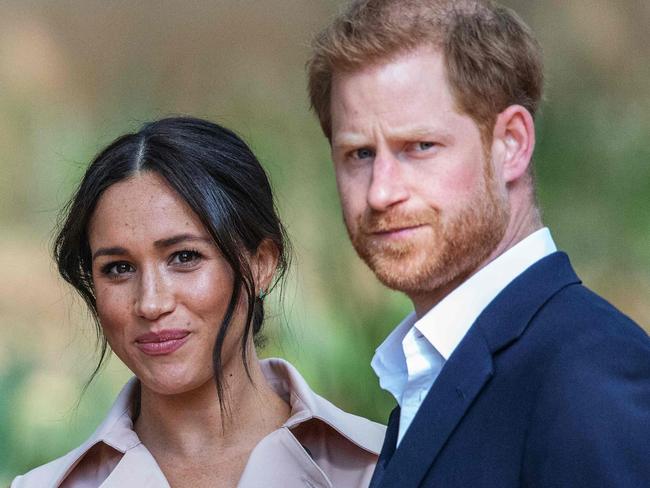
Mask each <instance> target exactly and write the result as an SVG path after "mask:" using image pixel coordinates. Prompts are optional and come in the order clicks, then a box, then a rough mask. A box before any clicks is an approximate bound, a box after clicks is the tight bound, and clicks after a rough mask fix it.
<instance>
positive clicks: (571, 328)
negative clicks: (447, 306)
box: [371, 252, 650, 488]
mask: <svg viewBox="0 0 650 488" xmlns="http://www.w3.org/2000/svg"><path fill="white" fill-rule="evenodd" d="M398 423H399V408H396V409H395V410H394V411H393V412H392V413H391V417H390V420H389V425H388V432H387V436H386V440H385V443H384V447H383V449H382V453H381V456H380V458H379V462H378V464H377V468H376V469H375V473H374V476H373V479H372V482H371V487H377V488H378V487H381V488H388V487H391V488H392V487H395V488H411V487H434V486H435V487H442V488H452V487H463V488H466V487H467V488H482V487H485V488H508V487H520V486H524V487H544V488H551V487H567V488H568V487H571V488H576V487H589V488H597V487H631V488H632V487H633V488H637V487H638V488H641V487H650V339H649V338H648V335H647V334H646V333H645V332H644V331H643V330H642V329H641V328H639V327H638V326H637V325H636V324H635V323H634V322H632V321H631V320H630V319H628V318H627V317H626V316H624V315H623V314H622V313H620V312H619V311H618V310H616V309H615V308H614V307H612V306H611V305H610V304H609V303H607V302H606V301H605V300H603V299H602V298H600V297H599V296H597V295H595V294H594V293H592V292H591V291H589V290H588V289H587V288H585V287H583V286H582V285H581V283H580V280H579V279H578V277H577V276H576V275H575V273H574V271H573V269H572V268H571V265H570V263H569V259H568V257H567V256H566V254H564V253H559V252H558V253H554V254H552V255H550V256H548V257H546V258H544V259H542V260H541V261H539V262H537V263H536V264H534V265H533V266H531V267H530V268H529V269H528V270H526V271H525V272H524V273H522V274H521V275H520V276H519V277H517V278H516V279H515V280H514V281H513V282H512V283H510V285H508V287H506V288H505V289H504V290H503V291H502V292H501V293H500V294H499V295H498V296H497V297H496V298H495V299H494V300H493V301H492V303H490V305H489V306H488V307H487V308H486V309H485V310H484V311H483V313H482V314H481V315H480V316H479V318H478V319H477V320H476V322H475V323H474V324H473V325H472V327H471V328H470V330H469V332H468V333H467V335H466V336H465V337H464V338H463V340H462V341H461V343H460V344H459V345H458V347H457V349H456V350H455V351H454V352H453V354H452V355H451V356H450V358H449V360H448V361H447V363H446V364H445V366H444V367H443V369H442V371H441V372H440V375H439V376H438V378H437V379H436V381H435V383H434V384H433V386H432V387H431V390H430V391H429V393H428V395H427V397H426V398H425V400H424V402H423V404H422V406H421V407H420V410H419V411H418V413H417V415H416V416H415V418H414V419H413V422H412V424H411V425H410V427H409V429H408V430H407V432H406V434H405V436H404V438H403V439H402V442H401V443H400V446H399V448H398V449H397V450H396V449H395V444H396V439H397V430H398Z"/></svg>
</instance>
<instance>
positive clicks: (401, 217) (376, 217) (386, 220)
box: [357, 209, 439, 234]
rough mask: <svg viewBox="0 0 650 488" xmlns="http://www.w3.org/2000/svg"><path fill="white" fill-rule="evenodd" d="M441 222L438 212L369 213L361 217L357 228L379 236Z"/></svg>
mask: <svg viewBox="0 0 650 488" xmlns="http://www.w3.org/2000/svg"><path fill="white" fill-rule="evenodd" d="M438 220H439V215H438V211H436V210H434V209H427V210H411V211H407V210H401V209H400V210H397V209H396V210H387V211H385V212H377V211H374V210H372V211H368V212H365V213H364V214H363V215H361V216H360V217H359V219H358V222H357V224H358V225H357V228H358V229H359V230H360V231H361V232H362V233H364V234H378V233H382V232H390V231H395V230H399V229H405V228H408V227H418V226H421V225H430V224H434V223H436V222H437V221H438Z"/></svg>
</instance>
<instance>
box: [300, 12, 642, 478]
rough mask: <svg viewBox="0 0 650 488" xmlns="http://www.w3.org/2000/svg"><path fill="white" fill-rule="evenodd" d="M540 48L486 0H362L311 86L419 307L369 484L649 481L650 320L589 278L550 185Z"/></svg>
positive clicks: (347, 189) (352, 201)
mask: <svg viewBox="0 0 650 488" xmlns="http://www.w3.org/2000/svg"><path fill="white" fill-rule="evenodd" d="M542 71H543V70H542V61H541V54H540V48H539V46H538V44H537V42H536V41H535V39H534V38H533V36H532V34H531V32H530V30H529V29H528V27H527V26H526V25H525V24H524V23H523V22H522V21H521V20H520V19H519V18H518V17H517V16H516V15H515V14H514V13H513V12H512V11H510V10H508V9H505V8H503V7H499V6H496V5H494V4H492V3H489V2H487V1H480V0H460V1H458V0H457V1H454V0H362V1H356V2H353V3H352V4H351V5H350V6H349V8H348V10H347V11H346V12H344V13H342V14H341V15H340V16H339V17H338V18H336V19H335V20H334V21H333V23H332V24H331V25H330V26H329V27H328V28H327V29H325V30H324V31H323V32H322V33H321V34H320V35H319V36H318V37H317V38H316V39H315V41H314V52H313V55H312V58H311V60H310V62H309V89H310V97H311V102H312V106H313V108H314V110H315V111H316V113H317V115H318V117H319V120H320V123H321V126H322V128H323V131H324V133H325V135H326V136H327V138H328V139H329V141H330V144H331V150H332V159H333V161H334V168H335V172H336V179H337V185H338V189H339V193H340V196H341V203H342V208H343V215H344V219H345V223H346V226H347V229H348V232H349V235H350V238H351V240H352V243H353V245H354V247H355V249H356V251H357V252H358V254H359V255H360V256H361V258H362V259H363V260H364V261H365V262H366V263H367V264H368V266H370V268H371V269H372V270H373V271H374V273H375V274H376V276H377V278H378V279H379V280H380V281H381V282H382V283H384V284H385V285H387V286H388V287H390V288H393V289H395V290H399V291H402V292H404V293H406V294H407V295H408V296H409V297H410V299H411V300H412V302H413V305H414V308H415V312H414V313H413V314H411V315H409V316H408V317H406V319H405V320H404V321H403V322H402V323H401V324H399V325H398V326H397V328H396V329H395V330H394V331H393V332H392V333H391V334H390V335H389V337H388V338H387V339H386V340H385V342H384V343H383V344H382V345H381V346H380V347H379V348H378V349H377V353H376V355H375V357H374V359H373V363H372V365H373V368H374V369H375V371H376V372H377V374H378V376H379V379H380V383H381V386H382V387H383V388H384V389H386V390H388V391H390V392H391V393H392V394H393V395H394V396H395V398H396V400H397V403H398V407H397V408H396V409H395V410H394V411H393V412H392V414H391V416H390V420H389V425H388V433H387V437H386V440H385V443H384V447H383V450H382V454H381V458H380V461H379V463H378V465H377V468H376V470H375V473H374V476H373V481H372V486H375V487H399V488H408V487H415V486H423V487H429V486H431V487H433V486H439V487H474V488H475V487H489V488H503V487H514V486H531V487H535V486H539V487H551V486H552V487H556V486H557V487H560V486H561V487H581V486H585V487H598V486H607V487H610V486H616V487H641V486H650V340H649V339H648V336H647V335H646V334H645V333H644V332H643V331H642V330H641V329H640V328H639V327H638V326H637V325H636V324H634V323H633V322H632V321H631V320H629V319H628V318H627V317H625V316H624V315H623V314H621V313H620V312H619V311H617V310H616V309H615V308H613V307H612V306H611V305H609V304H608V303H607V302H605V301H604V300H603V299H601V298H600V297H598V296H596V295H595V294H593V293H592V292H590V291H589V290H588V289H586V288H584V287H583V286H582V285H581V283H580V280H579V279H578V278H577V276H576V275H575V273H574V271H573V270H572V268H571V265H570V263H569V260H568V258H567V256H566V255H565V254H564V253H561V252H557V250H556V247H555V244H554V242H553V239H552V238H551V235H550V232H549V230H548V229H547V228H545V227H544V226H543V224H542V221H541V217H540V212H539V210H538V208H537V205H536V201H535V191H534V181H533V172H532V163H531V159H532V155H533V149H534V145H535V129H534V117H535V113H536V112H537V109H538V105H539V102H540V99H541V94H542V85H543V74H542Z"/></svg>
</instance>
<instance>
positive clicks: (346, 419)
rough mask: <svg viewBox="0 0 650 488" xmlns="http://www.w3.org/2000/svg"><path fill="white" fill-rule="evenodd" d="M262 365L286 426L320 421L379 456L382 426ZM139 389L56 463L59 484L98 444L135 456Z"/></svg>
mask: <svg viewBox="0 0 650 488" xmlns="http://www.w3.org/2000/svg"><path fill="white" fill-rule="evenodd" d="M260 364H261V366H262V371H263V373H264V376H265V377H266V379H267V381H268V382H269V384H270V385H271V387H272V388H273V389H274V390H275V391H276V392H277V393H278V394H279V395H280V396H281V397H282V398H283V399H285V401H287V402H288V403H289V405H290V406H291V414H290V417H289V419H288V420H287V421H286V422H285V423H284V425H283V427H286V428H289V429H292V428H294V427H297V426H298V425H299V424H301V423H302V422H305V421H308V420H311V419H318V420H320V421H322V422H324V423H325V424H327V425H329V426H330V427H332V429H333V431H334V432H337V433H338V434H339V435H341V436H343V437H344V438H346V439H348V440H349V441H351V442H352V443H353V444H354V445H356V446H357V447H359V448H360V449H363V450H365V451H368V452H370V453H373V454H375V455H379V451H380V450H381V446H382V443H383V439H384V434H385V428H384V426H383V425H380V424H377V423H375V422H372V421H370V420H368V419H365V418H362V417H358V416H356V415H352V414H349V413H346V412H344V411H342V410H341V409H339V408H337V407H336V406H334V405H333V404H331V403H330V402H329V401H327V400H325V399H324V398H322V397H320V396H319V395H317V394H316V393H314V392H313V391H312V390H311V389H310V388H309V386H308V385H307V383H306V382H305V380H304V379H303V378H302V376H300V373H298V371H297V370H296V369H295V368H294V367H293V366H292V365H291V364H289V363H288V362H286V361H284V360H282V359H264V360H261V361H260ZM139 388H140V383H139V381H138V379H137V378H135V377H134V378H131V379H130V380H129V381H128V383H127V384H126V385H125V386H124V387H123V388H122V390H121V391H120V393H119V395H118V397H117V399H116V400H115V402H114V403H113V406H112V407H111V409H110V410H109V412H108V414H107V416H106V418H105V419H104V421H103V422H102V423H101V424H100V426H99V427H98V428H97V429H96V430H95V432H94V433H93V434H92V435H91V436H90V437H89V438H88V440H86V442H84V443H83V444H82V445H81V446H79V447H78V448H76V449H74V450H73V451H71V452H70V453H68V454H67V455H66V456H64V457H63V458H59V459H58V460H56V461H54V462H53V463H54V464H53V465H52V469H54V470H55V472H56V474H55V476H54V478H55V479H57V480H59V482H60V481H61V480H63V479H64V478H65V477H66V476H67V475H68V474H69V472H70V471H71V470H72V469H73V468H74V467H75V465H76V464H77V463H78V462H79V460H80V459H81V458H83V456H84V455H85V454H86V452H88V450H89V449H90V448H91V447H93V446H94V445H95V444H97V443H99V442H103V443H105V444H107V445H109V446H111V447H112V448H114V449H116V450H117V451H119V452H121V453H122V454H126V455H128V454H129V453H136V450H135V449H133V448H135V447H138V446H140V444H141V441H140V439H139V437H138V435H137V434H136V432H135V431H134V430H133V420H132V418H133V412H134V399H135V396H136V394H137V392H138V389H139ZM143 447H144V446H143ZM138 449H139V450H138V451H137V453H136V454H137V455H138V456H140V457H142V456H144V457H147V459H149V460H150V462H151V463H152V467H151V469H154V468H155V467H156V465H155V461H152V460H153V458H152V457H151V456H150V454H149V453H148V451H147V450H146V449H143V448H142V449H141V448H138ZM127 451H128V452H127ZM135 458H137V456H135V457H134V459H135ZM111 486H112V485H111Z"/></svg>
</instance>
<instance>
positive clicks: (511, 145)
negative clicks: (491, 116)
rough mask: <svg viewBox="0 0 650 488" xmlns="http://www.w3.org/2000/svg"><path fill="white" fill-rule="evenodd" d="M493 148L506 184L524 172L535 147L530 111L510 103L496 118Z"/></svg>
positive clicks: (533, 126)
mask: <svg viewBox="0 0 650 488" xmlns="http://www.w3.org/2000/svg"><path fill="white" fill-rule="evenodd" d="M492 141H493V150H495V149H497V148H495V147H494V145H498V154H499V155H500V158H499V159H500V164H499V166H500V170H501V175H502V177H503V181H504V182H505V183H506V184H508V183H511V182H513V181H516V180H518V179H519V178H521V177H522V176H523V175H525V174H526V171H527V170H528V166H529V165H530V161H531V159H532V157H533V150H534V149H535V123H534V122H533V117H532V115H530V112H529V111H528V110H526V109H525V108H524V107H522V106H521V105H511V106H509V107H508V108H507V109H505V110H504V111H503V112H501V113H500V114H499V115H498V116H497V119H496V122H495V124H494V131H493V139H492Z"/></svg>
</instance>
